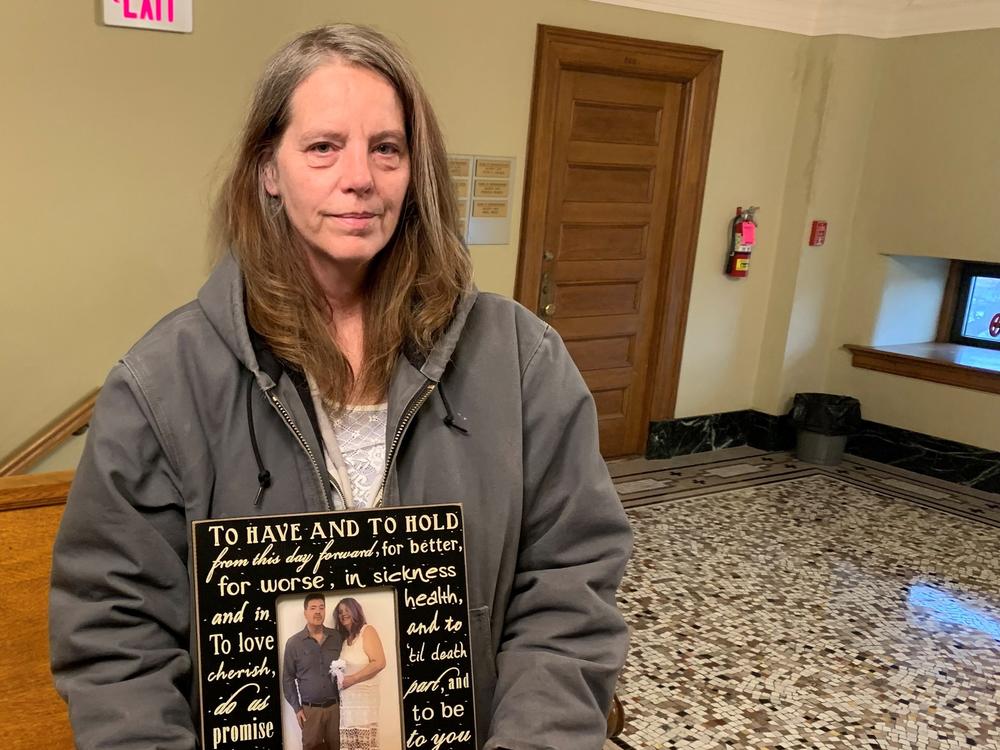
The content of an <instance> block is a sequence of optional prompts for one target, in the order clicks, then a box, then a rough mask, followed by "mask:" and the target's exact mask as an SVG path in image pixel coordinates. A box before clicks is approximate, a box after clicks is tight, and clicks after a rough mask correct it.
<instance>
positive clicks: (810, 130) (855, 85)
mask: <svg viewBox="0 0 1000 750" xmlns="http://www.w3.org/2000/svg"><path fill="white" fill-rule="evenodd" d="M880 57H881V48H880V45H879V42H878V41H877V40H874V39H862V38H858V37H842V36H840V37H823V38H819V39H815V40H813V41H812V43H811V45H810V49H809V65H808V68H807V73H806V76H805V80H804V83H803V95H802V98H801V100H800V103H799V111H798V122H797V125H796V129H795V139H794V141H793V142H792V145H791V159H790V163H789V168H788V175H787V178H786V182H785V195H784V206H783V210H782V221H781V225H780V227H779V234H778V249H777V262H776V265H775V270H774V279H773V281H772V292H771V297H770V299H769V301H768V308H767V328H766V331H765V335H764V338H763V341H762V352H763V354H762V357H761V365H760V369H759V370H758V373H757V387H756V389H755V393H754V406H755V407H756V408H758V409H760V410H762V411H765V412H768V413H771V414H778V413H784V412H785V411H787V410H788V407H789V405H790V401H791V398H792V396H793V394H795V393H796V392H799V391H822V390H825V389H826V387H827V385H826V373H827V368H828V364H829V358H830V352H831V351H832V350H833V349H835V348H836V347H837V346H839V343H838V342H837V341H835V340H834V338H833V336H834V332H833V321H834V319H835V317H836V309H837V305H838V303H839V299H838V292H839V290H840V280H841V278H842V276H843V274H844V271H845V266H846V264H845V263H844V257H845V255H846V253H847V250H848V248H849V247H850V227H851V226H852V224H853V220H854V210H855V205H856V202H857V196H858V190H859V186H860V183H861V177H862V173H863V165H864V152H865V146H866V144H867V133H868V128H869V125H870V122H871V116H872V110H873V106H874V103H875V95H876V91H877V82H878V80H879V76H878V74H877V71H878V69H879V61H880ZM813 219H824V220H826V221H827V222H828V223H829V234H828V236H827V240H826V244H824V245H823V246H821V247H809V246H808V238H809V227H810V223H811V221H812V220H813Z"/></svg>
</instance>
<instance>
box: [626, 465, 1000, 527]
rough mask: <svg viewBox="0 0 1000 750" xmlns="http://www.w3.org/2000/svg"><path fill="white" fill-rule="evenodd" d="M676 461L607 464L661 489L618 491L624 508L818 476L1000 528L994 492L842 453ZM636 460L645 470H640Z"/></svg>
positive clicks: (997, 498)
mask: <svg viewBox="0 0 1000 750" xmlns="http://www.w3.org/2000/svg"><path fill="white" fill-rule="evenodd" d="M699 456H700V460H696V459H697V457H696V456H690V457H689V460H688V461H682V462H680V464H681V465H678V461H679V459H668V460H661V461H649V460H646V461H642V462H638V461H636V462H617V463H611V464H609V466H610V467H611V471H612V476H613V478H614V481H615V484H616V486H617V485H620V484H623V483H626V482H635V481H638V480H643V479H653V480H656V481H659V482H661V483H663V486H662V487H661V488H657V489H649V490H647V491H643V492H635V493H628V494H622V495H621V499H622V503H623V505H624V506H625V507H626V508H634V507H641V506H643V505H650V504H653V503H661V502H669V501H671V500H677V499H681V498H686V497H696V496H700V495H709V494H713V493H716V492H722V491H726V490H731V489H738V488H741V487H754V486H758V485H762V484H772V483H774V482H784V481H788V480H790V479H797V478H801V477H808V476H816V475H824V476H831V477H835V478H837V479H841V480H843V481H845V482H848V483H850V484H854V485H856V486H859V487H862V488H864V489H867V490H870V491H873V492H877V493H879V494H883V495H887V496H890V497H893V498H895V499H901V500H906V501H907V502H910V503H914V504H916V505H921V506H923V507H926V508H930V509H932V510H937V511H940V512H943V513H950V514H952V515H957V516H961V517H962V518H966V519H969V520H974V521H978V522H980V523H985V524H988V525H991V526H997V527H1000V494H996V493H991V492H984V491H982V490H977V489H975V488H971V487H966V486H964V485H958V484H954V483H951V482H946V481H943V480H938V479H933V478H930V477H927V476H924V475H922V474H917V473H915V472H912V471H907V470H905V469H898V468H896V467H893V466H888V465H884V464H880V463H877V462H875V461H871V460H868V459H863V458H859V457H855V456H845V457H844V460H843V461H842V462H841V464H839V465H838V466H829V467H828V466H818V465H815V464H809V463H806V462H804V461H799V460H798V459H796V458H795V457H794V456H793V455H792V454H791V453H787V452H774V453H765V452H763V451H754V450H753V449H749V448H743V449H740V448H735V449H728V450H723V451H714V452H712V453H703V454H699ZM642 464H646V465H649V466H650V467H651V468H648V469H645V470H642V469H641V468H640V467H641V466H642ZM740 464H746V465H747V466H754V467H760V468H759V470H756V471H753V472H750V471H747V472H746V473H743V474H738V475H735V476H728V477H727V476H713V475H711V474H708V473H706V472H708V471H710V470H712V469H719V468H724V467H732V466H738V465H740ZM623 472H624V473H623ZM897 482H903V483H906V484H907V485H912V486H914V487H927V488H929V489H930V490H931V492H932V493H933V496H930V495H929V496H923V497H921V496H919V495H917V494H915V492H917V491H918V490H916V489H915V488H914V487H910V488H907V489H904V488H903V487H900V486H898V485H897V484H895V483H897Z"/></svg>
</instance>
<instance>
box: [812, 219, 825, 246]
mask: <svg viewBox="0 0 1000 750" xmlns="http://www.w3.org/2000/svg"><path fill="white" fill-rule="evenodd" d="M824 242H826V222H825V221H814V222H813V223H812V230H811V231H810V232H809V247H819V246H820V245H822V244H823V243H824Z"/></svg>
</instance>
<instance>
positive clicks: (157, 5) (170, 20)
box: [104, 0, 194, 32]
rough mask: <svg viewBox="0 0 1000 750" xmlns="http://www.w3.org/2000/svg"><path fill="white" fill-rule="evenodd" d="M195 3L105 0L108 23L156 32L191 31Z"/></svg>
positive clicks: (186, 1) (164, 0)
mask: <svg viewBox="0 0 1000 750" xmlns="http://www.w3.org/2000/svg"><path fill="white" fill-rule="evenodd" d="M193 3H194V0H104V23H105V24H107V25H108V26H129V27H131V28H135V29H152V30H154V31H181V32H190V31H191V30H192V29H193V28H194V10H193V9H192V7H191V6H192V4H193Z"/></svg>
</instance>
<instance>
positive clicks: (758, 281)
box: [0, 0, 808, 455]
mask: <svg viewBox="0 0 1000 750" xmlns="http://www.w3.org/2000/svg"><path fill="white" fill-rule="evenodd" d="M487 10H488V11H489V13H490V15H486V11H487ZM334 20H349V21H356V22H365V23H372V24H375V25H376V26H378V27H379V28H381V29H382V30H384V31H386V32H388V33H390V34H391V35H393V36H395V37H397V38H399V39H401V40H402V42H403V44H404V45H405V46H406V48H407V49H408V50H409V52H410V54H411V55H412V57H413V58H414V60H415V62H416V64H417V66H418V68H419V69H420V71H421V73H422V75H423V78H424V82H425V85H426V86H427V88H428V90H429V92H430V94H431V96H432V99H433V101H434V103H435V106H436V108H437V111H438V113H439V115H440V117H441V120H442V122H443V124H444V128H445V131H446V136H447V138H448V143H449V147H450V148H451V149H452V150H453V151H455V152H472V153H487V154H500V155H513V156H515V157H517V160H518V162H517V163H518V179H517V183H518V185H517V189H518V192H517V195H516V196H515V205H518V204H519V201H520V191H521V187H522V185H523V173H524V170H523V167H524V154H525V144H526V142H527V128H528V115H529V108H530V93H531V82H532V73H533V61H534V41H535V29H536V25H537V24H539V23H546V24H554V25H562V26H570V27H576V28H581V29H589V30H598V31H604V32H609V33H616V34H625V35H632V36H638V37H646V38H651V39H661V40H669V41H673V42H681V43H688V44H696V45H704V46H709V47H713V48H718V49H722V50H724V51H725V56H724V61H723V76H722V83H721V87H720V92H719V100H718V106H717V112H718V115H717V120H716V126H715V132H714V143H713V149H712V155H711V161H710V165H709V175H708V188H707V192H706V195H705V204H704V212H703V222H702V227H703V228H702V239H701V243H700V246H699V252H698V259H697V262H696V267H695V281H694V293H693V297H692V300H691V313H690V323H689V326H688V343H687V345H686V347H685V353H684V367H683V371H682V374H681V385H680V397H679V401H678V407H677V411H678V414H679V415H685V414H699V413H705V412H713V411H724V410H729V409H741V408H745V407H747V406H748V405H749V404H750V401H751V397H752V393H753V385H754V373H755V372H756V369H757V363H758V355H759V343H760V339H761V335H762V332H763V317H762V316H761V315H758V314H756V312H757V311H760V310H763V309H764V308H765V306H766V304H767V300H768V295H769V291H770V289H769V288H770V278H771V270H772V264H773V262H774V256H775V254H774V250H775V242H776V240H775V233H774V232H773V231H772V230H771V229H770V228H771V227H774V226H776V223H777V221H778V218H779V216H780V207H781V201H782V195H783V191H784V182H785V172H786V165H787V160H788V148H787V144H788V143H789V141H790V140H791V138H792V134H793V128H794V125H795V112H796V109H797V105H798V97H799V91H800V88H801V82H800V78H801V76H802V74H803V68H804V64H805V51H806V46H807V41H808V40H806V39H805V38H804V37H800V36H796V35H793V34H784V33H780V32H773V31H766V30H758V29H750V28H745V27H739V26H733V25H728V24H720V23H715V22H709V21H702V20H696V19H689V18H681V17H672V16H666V15H662V14H658V13H650V12H645V11H639V10H633V9H627V8H620V7H613V6H607V5H601V4H596V3H591V2H587V1H586V0H541V1H539V2H527V1H523V2H511V3H506V4H499V5H498V4H495V3H486V2H481V1H478V0H477V1H476V2H440V1H439V2H435V1H433V0H432V1H427V2H420V3H413V2H409V0H386V1H385V2H380V3H371V4H368V6H367V7H364V8H363V9H358V10H354V11H351V12H349V13H345V12H338V11H335V10H331V5H330V4H329V3H328V2H325V1H324V2H318V1H313V2H297V3H294V4H292V3H274V2H265V1H264V0H254V1H252V2H251V1H249V0H212V2H199V3H196V14H195V33H194V34H191V35H175V34H164V33H153V32H141V31H134V30H126V29H115V28H104V27H102V26H100V25H98V24H97V23H96V22H95V19H94V16H93V6H92V4H90V3H72V4H62V3H60V4H56V3H36V4H18V5H16V6H14V5H13V4H3V5H0V28H2V29H4V34H5V39H6V40H7V43H6V44H4V45H0V63H2V65H3V69H4V70H7V71H17V75H9V76H5V77H4V78H3V80H2V82H0V92H2V94H3V100H4V102H5V104H6V107H7V109H8V111H9V112H12V113H16V116H15V117H10V118H7V119H6V121H5V128H6V130H5V132H6V133H7V135H8V139H9V141H10V142H11V143H12V144H16V146H17V147H16V148H12V149H9V152H8V156H7V164H6V165H5V166H6V172H7V173H8V174H10V175H12V176H13V178H12V179H8V180H7V181H5V182H4V184H3V186H2V188H0V190H2V191H3V192H2V193H0V206H2V207H3V211H4V216H3V221H2V226H3V232H4V245H5V248H6V252H5V255H7V256H8V258H7V262H6V264H5V265H6V268H5V274H4V277H3V278H4V293H3V295H2V296H0V319H2V320H4V321H8V322H11V321H12V322H13V323H14V324H13V325H5V326H4V329H3V341H2V342H0V343H2V345H3V352H4V355H3V356H4V358H5V360H8V361H5V363H4V364H5V366H4V367H3V368H2V369H0V373H2V374H0V378H2V385H3V390H4V392H6V393H8V394H16V398H9V399H8V404H7V409H6V415H5V419H4V420H3V421H2V422H0V455H2V454H3V453H5V452H6V451H8V450H10V449H11V448H12V447H13V446H14V445H16V444H17V443H18V442H20V441H21V440H22V439H24V437H26V435H27V434H28V433H30V432H31V431H32V430H33V429H35V428H37V427H38V426H40V425H41V424H43V423H45V422H46V421H47V420H48V419H50V418H51V417H52V416H53V415H54V414H56V413H58V412H59V411H61V410H62V409H63V408H65V407H66V406H67V405H69V404H70V403H72V402H73V401H75V400H76V399H77V398H79V396H80V395H82V394H83V393H84V392H86V390H87V389H88V388H90V387H92V386H94V385H96V384H99V383H100V382H101V381H102V379H103V377H104V375H105V373H106V372H107V370H108V368H109V367H110V366H111V365H112V363H113V362H114V361H115V360H116V359H117V358H118V357H119V356H120V355H121V353H122V352H123V351H125V350H126V349H127V347H128V346H129V345H130V344H131V343H132V342H133V341H134V340H135V339H136V338H137V337H138V336H140V335H141V334H142V332H143V331H145V330H146V329H147V328H148V327H149V326H150V325H152V324H153V323H154V322H155V321H156V320H157V319H159V318H160V317H161V316H162V315H163V314H165V313H166V312H167V311H168V310H170V309H171V308H173V307H175V306H177V305H180V304H182V303H184V302H185V301H186V300H188V299H190V298H191V297H192V296H193V295H194V293H195V292H196V290H197V288H198V286H199V285H200V283H201V281H202V280H203V278H204V276H205V274H206V272H207V270H208V268H209V263H210V261H209V254H208V252H207V250H206V246H205V230H206V216H207V210H208V205H209V199H210V196H211V194H212V190H213V186H214V184H215V183H216V182H217V180H218V175H219V173H220V165H221V164H224V160H225V155H226V153H227V148H228V147H229V145H230V143H231V142H232V140H233V137H234V135H235V133H236V130H237V127H238V123H239V121H240V117H241V113H242V110H243V107H244V105H245V103H246V100H247V97H248V95H249V91H250V87H251V85H252V82H253V80H254V78H255V77H256V75H257V74H258V73H259V71H260V69H261V67H262V65H263V63H264V61H265V60H266V58H267V57H268V56H269V55H270V54H271V53H272V52H273V51H274V50H275V49H276V48H277V47H278V46H279V45H280V44H281V43H282V42H283V41H284V40H286V39H287V38H288V37H290V36H291V35H292V34H294V33H295V32H296V31H298V30H301V29H305V28H308V27H309V26H311V25H315V24H318V23H322V22H327V21H334ZM477 32H478V33H477ZM751 202H753V203H756V204H759V205H761V206H762V210H761V217H762V220H763V221H764V222H765V224H764V227H765V231H763V232H762V233H761V234H762V241H761V245H760V252H759V255H758V258H757V259H756V260H755V266H754V272H753V274H752V276H751V278H750V279H748V280H746V281H744V282H737V283H733V282H730V281H728V280H727V279H725V278H724V277H723V276H722V274H721V266H722V263H723V254H724V248H725V241H726V227H727V224H728V221H729V219H730V215H731V212H732V211H733V210H734V208H735V207H736V205H738V204H749V203H751ZM518 225H519V216H518V215H517V212H516V211H515V215H514V218H513V226H514V228H515V231H514V236H513V237H512V241H511V243H510V244H509V245H507V246H502V247H483V248H480V247H476V248H473V257H474V261H475V268H476V278H477V282H478V283H479V285H480V286H481V287H482V288H484V289H487V290H495V291H499V292H503V293H510V292H511V290H512V288H513V279H514V272H515V266H516V255H517V231H516V230H517V227H518Z"/></svg>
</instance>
